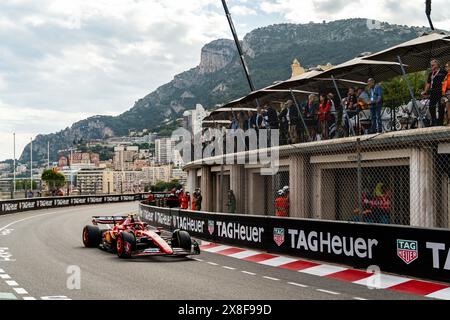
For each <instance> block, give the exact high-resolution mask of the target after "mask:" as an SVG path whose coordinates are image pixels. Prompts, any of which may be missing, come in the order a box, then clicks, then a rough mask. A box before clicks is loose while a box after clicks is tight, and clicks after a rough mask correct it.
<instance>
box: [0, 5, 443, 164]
mask: <svg viewBox="0 0 450 320" xmlns="http://www.w3.org/2000/svg"><path fill="white" fill-rule="evenodd" d="M447 1H448V0H434V1H433V20H434V22H435V24H436V26H437V27H440V28H448V25H450V7H449V6H448V5H447ZM299 3H301V5H299ZM228 5H229V7H230V8H231V11H232V14H233V18H234V22H235V25H236V28H237V31H238V33H239V36H240V37H241V38H242V37H243V36H244V35H245V33H247V32H249V31H250V30H252V29H255V28H257V27H261V26H265V25H269V24H274V23H281V22H294V23H305V22H310V21H317V22H318V21H322V20H327V21H329V20H334V19H345V18H350V17H366V18H371V19H372V18H373V19H377V20H382V21H388V22H391V23H400V24H409V25H427V21H426V17H425V15H424V4H423V1H422V0H420V1H419V0H414V1H409V2H405V1H398V0H379V1H363V0H348V1H342V0H333V1H331V0H302V1H299V0H260V1H250V0H228ZM217 38H231V34H230V31H229V26H228V23H227V20H226V18H225V16H224V13H223V8H222V5H221V3H220V1H217V0H170V1H167V0H152V1H148V0H95V1H92V0H71V1H61V0H39V1H36V0H3V1H1V2H0V39H1V41H0V97H1V103H0V112H1V113H0V136H1V137H8V136H10V135H11V133H12V131H17V132H18V139H23V138H20V137H27V138H26V142H27V141H28V140H29V137H30V136H35V135H37V134H38V133H49V132H54V131H59V130H61V129H63V128H64V127H66V126H69V125H70V124H71V123H72V122H74V121H78V120H81V119H84V118H86V117H88V116H91V115H95V114H112V115H116V114H120V113H122V112H124V111H126V110H128V109H129V108H131V107H132V106H133V104H134V102H135V101H136V100H138V99H140V98H142V97H144V96H145V95H147V94H148V93H150V92H151V91H153V90H155V89H156V88H157V87H159V86H160V85H163V84H164V83H167V82H168V81H170V80H171V79H172V78H173V76H174V75H176V74H178V73H180V72H183V71H185V70H188V69H190V68H192V67H194V66H196V65H198V64H199V62H200V49H201V47H202V46H203V45H205V44H206V43H207V42H209V41H212V40H214V39H217ZM43 115H45V117H43ZM5 135H6V136H5ZM2 143H4V142H1V140H0V159H2V158H4V157H9V156H8V154H10V153H11V152H10V151H4V150H9V149H10V147H8V146H9V144H8V142H6V144H2ZM8 148H9V149H8Z"/></svg>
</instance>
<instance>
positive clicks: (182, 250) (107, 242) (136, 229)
mask: <svg viewBox="0 0 450 320" xmlns="http://www.w3.org/2000/svg"><path fill="white" fill-rule="evenodd" d="M92 223H93V225H88V226H86V227H84V229H83V243H84V246H85V247H87V248H97V247H99V248H101V249H103V250H107V251H110V252H115V253H117V255H118V256H119V258H131V257H143V256H178V257H186V256H189V255H198V254H200V246H199V244H198V243H197V242H196V241H195V240H193V239H191V236H190V235H189V233H188V232H186V231H182V230H175V231H174V232H173V233H172V236H171V237H167V238H164V237H162V236H161V230H160V229H157V228H154V227H151V226H149V225H148V224H147V223H143V222H141V221H140V220H139V218H138V217H135V216H127V217H125V216H105V217H93V219H92ZM99 225H105V226H106V225H107V226H109V227H108V228H107V229H100V227H99ZM110 226H112V227H110Z"/></svg>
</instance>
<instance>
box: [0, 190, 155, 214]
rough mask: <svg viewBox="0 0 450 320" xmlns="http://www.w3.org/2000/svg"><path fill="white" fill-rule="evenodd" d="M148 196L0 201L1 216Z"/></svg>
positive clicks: (137, 199) (141, 198)
mask: <svg viewBox="0 0 450 320" xmlns="http://www.w3.org/2000/svg"><path fill="white" fill-rule="evenodd" d="M146 197H147V194H143V193H139V194H127V195H101V196H71V197H57V198H55V197H53V198H32V199H16V200H6V201H0V215H5V214H11V213H17V212H24V211H31V210H40V209H52V208H62V207H71V206H79V205H92V204H105V203H120V202H131V201H139V200H144V199H146Z"/></svg>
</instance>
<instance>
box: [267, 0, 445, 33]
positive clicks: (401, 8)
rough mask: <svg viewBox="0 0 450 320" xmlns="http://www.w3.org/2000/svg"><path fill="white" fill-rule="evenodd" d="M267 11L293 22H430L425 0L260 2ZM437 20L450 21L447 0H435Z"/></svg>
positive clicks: (441, 23) (438, 22)
mask: <svg viewBox="0 0 450 320" xmlns="http://www.w3.org/2000/svg"><path fill="white" fill-rule="evenodd" d="M259 8H260V10H261V11H263V12H265V13H267V14H276V15H281V16H282V17H283V19H285V20H287V21H289V22H292V23H307V22H310V21H314V22H321V21H323V20H327V21H330V20H337V19H348V18H369V19H376V20H380V21H387V22H389V23H394V24H402V25H403V24H406V25H415V26H425V25H426V26H428V21H427V18H426V16H425V4H424V1H419V0H415V1H398V0H377V1H365V0H309V1H302V3H301V5H299V3H298V1H297V0H264V1H261V2H260V4H259ZM433 20H434V22H435V24H436V27H437V28H441V29H444V30H447V29H448V26H449V25H450V24H449V22H450V7H449V6H448V1H447V0H434V1H433Z"/></svg>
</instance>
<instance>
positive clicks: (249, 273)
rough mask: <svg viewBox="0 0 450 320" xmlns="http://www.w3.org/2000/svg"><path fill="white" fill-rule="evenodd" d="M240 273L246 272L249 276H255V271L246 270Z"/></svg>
mask: <svg viewBox="0 0 450 320" xmlns="http://www.w3.org/2000/svg"><path fill="white" fill-rule="evenodd" d="M241 272H242V273H245V274H248V275H250V276H256V273H253V272H248V271H241Z"/></svg>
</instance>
